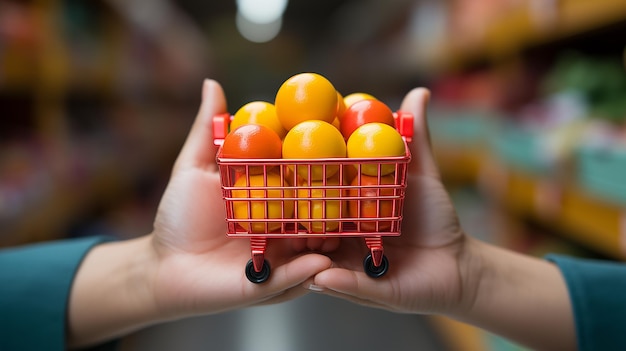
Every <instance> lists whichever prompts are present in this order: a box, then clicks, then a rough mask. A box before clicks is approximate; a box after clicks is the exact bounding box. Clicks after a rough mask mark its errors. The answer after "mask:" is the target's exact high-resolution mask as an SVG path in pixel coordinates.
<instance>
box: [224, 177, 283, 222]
mask: <svg viewBox="0 0 626 351" xmlns="http://www.w3.org/2000/svg"><path fill="white" fill-rule="evenodd" d="M265 177H266V178H265ZM248 178H249V179H250V182H249V183H248V179H247V178H246V177H239V179H237V181H235V184H234V186H235V187H237V188H246V189H238V190H233V191H232V196H233V198H235V200H234V201H233V215H234V218H235V219H241V220H242V221H241V222H238V223H239V225H241V226H242V227H243V228H244V229H246V230H247V231H248V232H251V233H269V232H272V231H275V230H278V229H280V228H281V224H280V223H279V222H270V221H260V222H245V221H243V220H246V219H280V218H292V217H293V211H294V201H293V200H288V199H285V200H265V199H266V198H273V199H281V198H293V190H292V189H290V188H288V185H287V184H285V182H284V181H283V179H282V177H281V176H280V175H279V174H277V173H274V172H270V173H268V174H267V176H265V175H263V174H258V175H252V176H249V177H248ZM265 179H266V181H265ZM268 187H271V189H268ZM278 187H285V188H284V189H279V188H278ZM247 188H250V189H247ZM254 188H259V189H254ZM238 199H241V200H238ZM255 199H260V200H255ZM266 225H267V228H266Z"/></svg>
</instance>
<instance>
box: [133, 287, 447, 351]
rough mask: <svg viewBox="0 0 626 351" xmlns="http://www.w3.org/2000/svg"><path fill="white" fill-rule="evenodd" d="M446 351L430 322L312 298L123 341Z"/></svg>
mask: <svg viewBox="0 0 626 351" xmlns="http://www.w3.org/2000/svg"><path fill="white" fill-rule="evenodd" d="M209 349H210V350H228V351H252V350H254V351H265V350H267V351H270V350H271V351H319V350H325V351H334V350H342V351H343V350H359V351H369V350H372V351H373V350H376V351H380V350H394V351H403V350H412V351H414V350H420V351H449V348H447V347H446V345H445V343H444V342H443V340H442V339H441V335H440V334H439V332H438V331H437V330H436V329H435V328H434V326H431V325H430V322H429V319H428V317H422V316H414V315H406V314H394V313H391V312H387V311H382V310H378V309H371V308H366V307H363V306H358V305H355V304H351V303H348V302H346V301H343V300H339V299H334V298H330V297H327V296H322V295H316V294H310V295H307V296H304V297H302V298H300V299H297V300H294V301H290V302H287V303H283V304H279V305H272V306H262V307H254V308H249V309H244V310H239V311H234V312H228V313H223V314H219V315H213V316H205V317H198V318H191V319H185V320H181V321H177V322H171V323H167V324H163V325H159V326H155V327H152V328H148V329H146V330H143V331H140V332H138V333H136V334H134V335H131V336H130V337H127V338H126V339H125V340H124V342H123V345H122V350H134V351H143V350H146V351H147V350H150V351H161V350H163V351H165V350H168V351H170V350H177V351H196V350H209Z"/></svg>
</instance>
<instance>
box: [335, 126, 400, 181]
mask: <svg viewBox="0 0 626 351" xmlns="http://www.w3.org/2000/svg"><path fill="white" fill-rule="evenodd" d="M347 153H348V157H350V158H373V159H376V158H381V157H397V156H404V155H405V154H406V149H405V145H404V139H402V136H401V135H400V133H399V132H398V131H397V130H396V129H395V128H394V127H392V126H390V125H387V124H385V123H379V122H374V123H367V124H364V125H362V126H360V127H358V128H357V129H356V130H355V131H354V132H353V133H352V135H350V138H348V142H347ZM359 166H360V170H361V173H362V174H365V175H369V176H377V175H379V174H380V175H381V176H383V175H387V174H390V173H392V172H394V171H395V163H393V162H392V163H384V162H376V161H375V160H373V161H371V162H370V161H367V162H363V163H362V164H361V165H359ZM359 166H358V167H359ZM379 166H380V173H379V172H378V168H379Z"/></svg>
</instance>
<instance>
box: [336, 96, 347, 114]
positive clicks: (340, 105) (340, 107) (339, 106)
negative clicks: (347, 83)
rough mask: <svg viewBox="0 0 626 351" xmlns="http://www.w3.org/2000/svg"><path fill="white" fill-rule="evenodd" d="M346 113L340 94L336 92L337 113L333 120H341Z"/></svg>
mask: <svg viewBox="0 0 626 351" xmlns="http://www.w3.org/2000/svg"><path fill="white" fill-rule="evenodd" d="M344 112H346V103H345V101H344V99H343V96H341V93H340V92H337V113H336V114H335V117H336V118H335V119H341V115H343V113H344Z"/></svg>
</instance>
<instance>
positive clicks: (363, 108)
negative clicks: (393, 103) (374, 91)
mask: <svg viewBox="0 0 626 351" xmlns="http://www.w3.org/2000/svg"><path fill="white" fill-rule="evenodd" d="M371 122H381V123H385V124H388V125H390V126H392V127H394V126H395V120H394V118H393V112H392V111H391V109H390V108H389V106H387V105H386V104H385V103H384V102H382V101H379V100H361V101H357V102H355V103H353V104H352V105H350V107H348V108H347V109H346V111H345V112H344V113H343V115H342V116H341V120H340V121H339V123H340V126H341V127H340V131H341V134H343V137H344V138H346V140H348V138H350V135H351V134H352V133H353V132H354V131H355V130H356V129H357V128H358V127H360V126H362V125H364V124H366V123H371Z"/></svg>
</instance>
